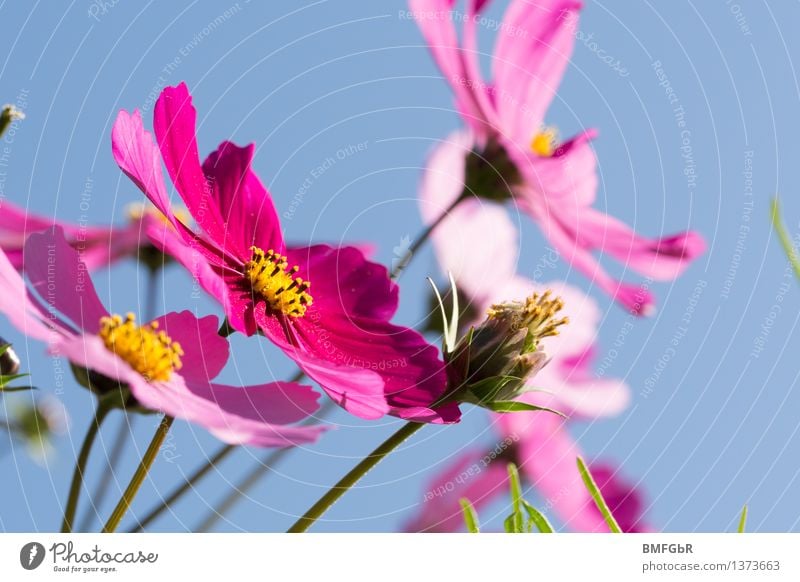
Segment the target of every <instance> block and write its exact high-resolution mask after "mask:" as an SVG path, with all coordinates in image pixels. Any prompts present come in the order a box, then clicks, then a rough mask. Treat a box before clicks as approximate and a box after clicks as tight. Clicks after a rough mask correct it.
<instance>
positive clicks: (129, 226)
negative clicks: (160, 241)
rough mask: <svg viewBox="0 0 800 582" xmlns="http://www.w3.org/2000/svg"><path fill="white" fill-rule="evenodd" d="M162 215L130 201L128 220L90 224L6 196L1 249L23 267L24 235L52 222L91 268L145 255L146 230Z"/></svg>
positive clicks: (0, 208) (0, 218) (0, 203)
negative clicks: (47, 213)
mask: <svg viewBox="0 0 800 582" xmlns="http://www.w3.org/2000/svg"><path fill="white" fill-rule="evenodd" d="M162 220H163V219H162V218H161V217H159V215H158V213H157V211H156V210H155V209H154V208H147V207H144V206H143V205H141V206H137V205H131V206H130V207H129V208H128V221H127V222H126V223H125V224H122V225H108V226H87V225H80V224H75V223H72V222H67V221H63V220H57V219H55V218H48V217H45V216H42V215H40V214H36V213H34V212H27V211H25V210H24V209H22V208H20V207H19V206H17V205H15V204H12V203H11V202H9V201H8V200H6V199H2V200H0V249H2V250H3V252H4V253H5V254H6V256H7V257H8V259H9V261H11V264H12V265H14V268H16V269H19V270H21V269H22V262H23V261H22V250H23V248H24V246H25V239H26V238H27V237H28V235H30V234H32V233H34V232H42V231H44V230H47V229H48V228H51V227H53V226H58V227H60V228H61V229H62V230H63V231H64V235H65V236H66V238H67V241H68V242H69V243H70V245H72V246H73V247H74V248H75V249H76V250H77V251H78V252H79V253H80V256H81V260H82V261H83V263H84V264H85V265H86V267H87V268H88V269H89V270H90V271H94V270H96V269H101V268H104V267H108V266H110V265H111V264H112V263H114V262H116V261H118V260H120V259H123V258H127V257H132V258H135V257H137V256H140V254H141V256H142V258H144V257H145V254H146V253H147V251H148V249H150V248H151V247H152V243H151V242H150V239H149V238H148V237H147V234H146V233H147V230H148V228H150V226H151V225H152V224H153V223H158V222H160V221H162Z"/></svg>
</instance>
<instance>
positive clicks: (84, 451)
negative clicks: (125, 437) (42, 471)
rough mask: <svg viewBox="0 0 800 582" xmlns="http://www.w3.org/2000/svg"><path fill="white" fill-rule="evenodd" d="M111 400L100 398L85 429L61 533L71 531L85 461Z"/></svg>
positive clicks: (109, 410) (108, 410) (84, 469)
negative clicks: (87, 427)
mask: <svg viewBox="0 0 800 582" xmlns="http://www.w3.org/2000/svg"><path fill="white" fill-rule="evenodd" d="M112 402H113V400H112V399H111V398H101V399H100V400H98V402H97V409H96V410H95V413H94V418H92V422H91V424H89V429H88V430H87V431H86V436H85V437H84V438H83V444H82V445H81V450H80V452H79V453H78V459H77V461H76V462H75V471H74V472H73V473H72V483H71V484H70V487H69V497H67V506H66V508H65V509H64V520H63V521H62V522H61V533H70V532H71V531H72V524H73V522H74V521H75V512H76V510H77V509H78V498H79V497H80V495H81V487H82V486H83V474H84V473H85V471H86V463H87V462H88V461H89V453H90V451H91V450H92V445H93V444H94V440H95V437H97V433H98V432H99V431H100V425H101V424H102V423H103V420H104V419H105V417H106V416H108V413H109V412H111V409H112V408H113V406H112Z"/></svg>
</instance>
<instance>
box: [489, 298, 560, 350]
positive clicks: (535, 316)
mask: <svg viewBox="0 0 800 582" xmlns="http://www.w3.org/2000/svg"><path fill="white" fill-rule="evenodd" d="M563 307H564V301H563V300H562V299H561V298H560V297H552V292H550V291H545V292H544V293H543V294H542V295H539V294H538V293H534V294H533V295H531V296H530V297H528V298H527V299H525V302H524V303H523V302H520V301H512V302H508V303H499V304H497V305H492V307H491V308H490V309H489V313H488V315H489V318H490V319H505V320H506V321H508V322H509V323H510V325H511V326H512V327H513V328H514V329H523V328H526V329H527V330H528V337H529V338H530V341H531V342H533V343H536V342H538V341H539V340H540V339H542V338H545V337H550V336H554V335H558V328H559V327H561V326H562V325H565V324H567V323H569V319H568V318H566V317H560V318H559V317H556V316H557V315H558V312H559V311H561V309H563Z"/></svg>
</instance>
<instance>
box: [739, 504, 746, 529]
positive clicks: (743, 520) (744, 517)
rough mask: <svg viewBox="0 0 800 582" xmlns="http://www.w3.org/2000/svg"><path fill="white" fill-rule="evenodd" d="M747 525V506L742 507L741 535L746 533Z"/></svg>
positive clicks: (740, 519)
mask: <svg viewBox="0 0 800 582" xmlns="http://www.w3.org/2000/svg"><path fill="white" fill-rule="evenodd" d="M746 525H747V505H745V506H744V507H742V516H741V517H740V518H739V533H744V528H745V526H746Z"/></svg>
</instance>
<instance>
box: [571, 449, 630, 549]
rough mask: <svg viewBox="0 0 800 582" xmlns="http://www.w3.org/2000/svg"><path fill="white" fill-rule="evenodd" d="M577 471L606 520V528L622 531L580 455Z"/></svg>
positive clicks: (612, 530)
mask: <svg viewBox="0 0 800 582" xmlns="http://www.w3.org/2000/svg"><path fill="white" fill-rule="evenodd" d="M578 471H579V472H580V474H581V478H582V479H583V484H584V485H585V486H586V489H588V491H589V494H590V495H591V496H592V499H594V504H595V505H596V506H597V509H599V510H600V513H601V514H602V515H603V519H604V520H606V524H607V525H608V529H610V530H611V532H612V533H622V529H621V528H620V527H619V524H618V523H617V520H616V519H614V516H613V515H612V514H611V510H610V509H609V507H608V504H607V503H606V500H605V499H603V494H602V493H600V488H599V487H598V486H597V483H595V480H594V477H592V474H591V473H590V472H589V467H587V466H586V463H585V462H584V461H583V459H582V458H580V457H578Z"/></svg>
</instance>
